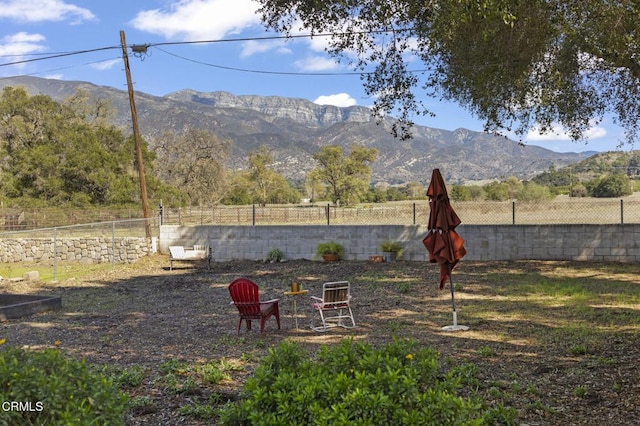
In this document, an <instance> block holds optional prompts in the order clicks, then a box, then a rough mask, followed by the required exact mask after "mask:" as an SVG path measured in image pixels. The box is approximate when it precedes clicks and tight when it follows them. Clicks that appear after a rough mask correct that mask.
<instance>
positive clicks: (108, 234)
mask: <svg viewBox="0 0 640 426" xmlns="http://www.w3.org/2000/svg"><path fill="white" fill-rule="evenodd" d="M148 222H152V223H151V224H150V225H151V228H152V229H156V230H157V229H158V221H157V220H156V219H151V220H146V219H127V220H120V221H112V222H96V223H86V224H81V225H66V226H56V227H52V228H40V229H28V230H12V231H4V232H0V262H2V263H3V264H5V265H7V264H14V263H20V262H23V263H24V262H27V263H32V264H36V265H40V266H48V267H52V269H51V271H52V274H53V276H52V277H46V278H51V279H53V280H57V279H59V278H60V277H68V276H72V275H73V274H74V273H75V272H76V270H77V269H78V267H79V265H80V267H81V268H82V269H85V270H88V269H91V270H94V269H99V268H100V265H105V264H111V266H113V265H115V264H118V263H129V262H132V261H135V260H137V259H138V258H140V257H144V256H146V255H148V254H149V252H153V251H154V250H155V247H154V246H153V244H152V245H151V246H150V245H149V240H148V238H146V230H147V223H148ZM9 269H11V268H9ZM46 269H47V270H49V269H48V268H46Z"/></svg>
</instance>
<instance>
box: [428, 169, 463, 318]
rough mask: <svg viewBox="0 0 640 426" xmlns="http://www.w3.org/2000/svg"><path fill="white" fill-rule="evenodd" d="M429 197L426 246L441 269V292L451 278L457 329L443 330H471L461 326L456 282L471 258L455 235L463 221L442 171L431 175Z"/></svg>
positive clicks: (452, 303) (433, 261)
mask: <svg viewBox="0 0 640 426" xmlns="http://www.w3.org/2000/svg"><path fill="white" fill-rule="evenodd" d="M427 196H428V197H429V223H428V228H427V235H426V237H424V239H423V240H422V243H423V244H424V246H425V247H426V249H427V251H428V252H429V262H432V263H438V264H439V265H440V290H442V289H444V287H445V283H446V281H447V278H448V279H449V286H450V287H451V305H452V306H453V325H452V326H446V327H443V329H445V330H468V329H469V327H466V326H463V325H458V317H457V312H456V301H455V294H454V288H453V278H452V270H453V268H454V267H455V266H456V264H457V263H458V262H459V261H460V259H462V257H464V255H465V254H467V251H466V250H465V248H464V239H463V238H462V237H461V236H460V235H458V233H457V232H456V231H455V228H456V226H458V225H459V224H460V223H461V221H460V218H459V217H458V215H457V214H456V212H455V211H454V210H453V207H451V204H450V203H449V195H448V194H447V187H446V186H445V183H444V179H443V178H442V175H441V174H440V169H434V170H433V173H432V174H431V183H430V184H429V188H428V189H427Z"/></svg>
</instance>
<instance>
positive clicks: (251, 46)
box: [240, 40, 291, 58]
mask: <svg viewBox="0 0 640 426" xmlns="http://www.w3.org/2000/svg"><path fill="white" fill-rule="evenodd" d="M271 51H276V52H277V53H282V54H290V53H291V49H289V48H288V47H286V46H284V44H283V42H282V41H281V40H266V41H256V40H250V41H247V42H245V43H243V44H242V53H240V56H241V57H243V58H245V57H248V56H252V55H255V54H258V53H266V52H271Z"/></svg>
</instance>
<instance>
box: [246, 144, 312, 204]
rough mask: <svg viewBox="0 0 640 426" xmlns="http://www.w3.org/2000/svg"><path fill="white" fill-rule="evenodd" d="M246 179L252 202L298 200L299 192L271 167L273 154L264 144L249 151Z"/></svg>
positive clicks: (281, 202)
mask: <svg viewBox="0 0 640 426" xmlns="http://www.w3.org/2000/svg"><path fill="white" fill-rule="evenodd" d="M248 163H249V167H248V170H247V180H248V181H249V183H250V194H251V199H252V202H253V203H257V204H260V205H262V206H264V205H266V204H267V203H273V204H285V203H297V202H300V198H301V197H300V193H299V192H298V191H297V190H296V189H295V188H293V187H292V186H291V184H289V182H287V180H286V179H285V178H284V176H282V175H281V174H280V173H278V172H277V171H275V170H274V169H273V163H274V160H273V156H272V155H271V153H270V152H269V151H268V150H267V148H266V147H265V146H261V147H260V148H258V149H257V150H254V151H251V152H250V153H249V161H248Z"/></svg>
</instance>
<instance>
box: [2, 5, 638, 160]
mask: <svg viewBox="0 0 640 426" xmlns="http://www.w3.org/2000/svg"><path fill="white" fill-rule="evenodd" d="M257 7H258V5H257V3H256V2H254V1H252V0H137V1H132V0H128V1H121V0H115V1H114V0H112V1H96V0H0V78H2V77H8V76H17V75H32V76H36V77H42V78H56V79H63V80H80V81H88V82H91V83H94V84H98V85H105V86H111V87H114V88H117V89H122V90H126V77H125V73H124V70H123V61H122V50H121V47H120V31H121V30H122V31H124V32H125V35H126V42H127V45H132V44H136V45H145V44H152V43H181V42H191V41H204V40H215V41H219V40H226V41H222V42H215V43H193V44H192V43H187V44H167V45H162V46H157V47H152V48H150V49H149V50H148V51H147V54H146V55H144V56H141V57H136V56H134V55H131V54H130V57H129V61H130V68H131V73H132V79H133V82H134V84H135V90H137V91H142V92H146V93H150V94H153V95H158V96H162V95H165V94H167V93H170V92H174V91H178V90H182V89H193V90H197V91H202V92H213V91H219V90H222V91H227V92H230V93H233V94H235V95H264V96H271V95H273V96H285V97H294V98H304V99H308V100H310V101H313V102H316V103H326V104H332V105H338V106H350V105H361V106H370V105H371V104H372V103H373V99H371V98H370V97H368V96H366V94H365V93H364V90H363V89H362V84H361V81H360V79H359V77H358V76H357V75H345V73H349V71H350V70H349V69H348V68H346V65H344V64H340V63H337V62H336V61H334V60H333V59H332V58H330V57H329V56H328V55H327V54H326V53H324V50H323V48H324V40H323V39H322V38H315V39H307V38H300V39H295V40H290V41H284V40H246V39H253V38H263V37H266V36H270V35H275V34H273V33H271V34H270V33H267V32H266V31H265V30H264V28H263V27H262V26H261V25H260V20H259V17H258V15H256V14H255V10H256V9H257ZM232 39H245V40H244V41H230V40H232ZM101 48H107V49H103V50H97V51H95V52H88V53H83V54H79V55H69V56H62V57H60V58H55V59H46V60H38V61H31V60H33V59H36V58H43V57H47V56H52V55H56V54H63V53H67V52H78V51H85V50H94V49H101ZM130 53H131V52H130ZM21 61H29V62H22V63H20V64H16V65H6V64H9V63H14V62H21ZM229 68H231V69H229ZM241 69H242V70H251V71H255V72H246V71H240V70H241ZM274 72H275V73H289V74H287V75H280V74H274ZM304 73H307V74H308V73H324V74H332V73H333V74H336V75H304ZM340 73H342V74H341V75H340ZM296 74H297V75H296ZM423 101H424V103H425V105H426V106H427V107H428V108H430V109H431V110H432V111H433V112H435V114H436V116H435V117H434V118H431V117H415V121H416V123H418V124H421V125H425V126H429V127H435V128H439V129H446V130H455V129H457V128H466V129H470V130H476V131H481V130H482V123H481V122H479V121H478V120H476V119H474V117H472V116H471V115H470V114H469V113H468V112H466V111H464V110H463V109H461V108H459V107H458V106H456V105H455V104H450V103H445V102H440V101H438V100H437V99H428V98H424V99H423ZM589 133H590V139H589V142H588V144H587V145H585V144H584V143H574V142H571V141H570V140H569V138H568V137H566V136H565V135H564V134H563V132H562V131H558V132H557V133H556V134H553V135H546V136H539V135H536V134H533V133H531V134H530V135H529V136H528V137H527V139H526V142H527V143H528V144H531V145H539V146H543V147H545V148H548V149H552V150H554V151H561V152H579V151H585V150H596V151H606V150H615V149H616V147H617V146H618V144H619V140H620V139H621V131H620V129H618V128H617V127H616V126H615V125H613V124H612V123H611V121H610V120H605V121H604V122H603V123H601V124H600V125H598V126H594V127H593V128H592V129H591V130H590V132H589ZM626 149H628V148H626Z"/></svg>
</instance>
